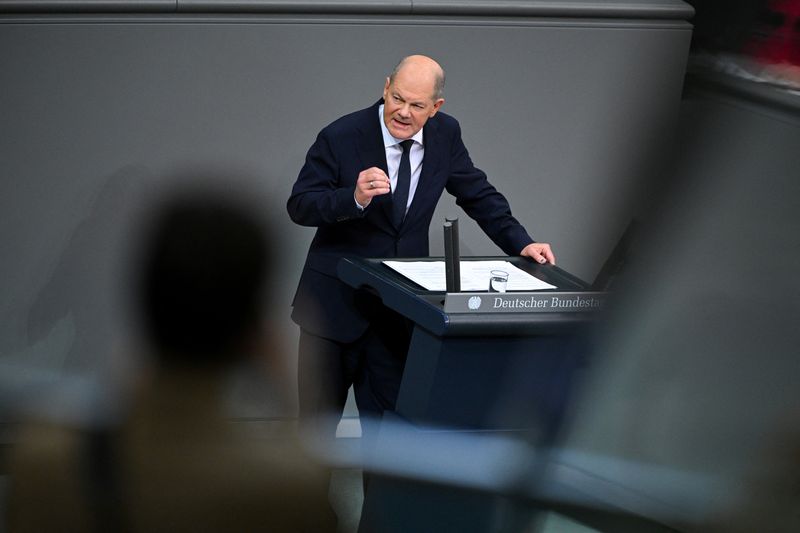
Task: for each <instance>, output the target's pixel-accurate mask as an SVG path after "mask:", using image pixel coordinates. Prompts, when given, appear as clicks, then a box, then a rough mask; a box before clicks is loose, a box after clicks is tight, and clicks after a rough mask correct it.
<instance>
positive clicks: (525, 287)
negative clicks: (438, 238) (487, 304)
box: [383, 260, 557, 292]
mask: <svg viewBox="0 0 800 533" xmlns="http://www.w3.org/2000/svg"><path fill="white" fill-rule="evenodd" d="M383 264H384V265H386V266H388V267H389V268H391V269H393V270H395V271H397V272H399V273H400V274H402V275H403V276H405V277H407V278H408V279H410V280H411V281H413V282H414V283H416V284H417V285H420V286H422V287H424V288H425V289H427V290H429V291H444V290H447V289H446V281H445V270H444V261H384V262H383ZM460 265H461V291H462V292H473V291H474V292H481V291H487V290H488V289H489V278H490V272H491V271H492V270H504V271H505V272H507V273H508V285H507V287H506V290H509V291H539V290H543V289H555V288H557V287H556V286H555V285H550V284H549V283H545V282H544V281H542V280H540V279H539V278H535V277H533V276H531V275H530V274H528V273H527V272H525V271H524V270H522V269H520V268H518V267H516V266H514V265H512V264H511V263H509V262H508V261H500V260H496V261H461V262H460Z"/></svg>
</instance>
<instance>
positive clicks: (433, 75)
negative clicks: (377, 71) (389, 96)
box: [389, 55, 444, 101]
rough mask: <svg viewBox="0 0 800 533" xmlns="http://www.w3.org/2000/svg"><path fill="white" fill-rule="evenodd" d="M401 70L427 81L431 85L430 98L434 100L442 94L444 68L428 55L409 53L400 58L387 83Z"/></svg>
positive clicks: (391, 81) (392, 80)
mask: <svg viewBox="0 0 800 533" xmlns="http://www.w3.org/2000/svg"><path fill="white" fill-rule="evenodd" d="M401 72H402V74H403V75H408V76H410V77H413V78H415V79H417V80H420V81H423V80H426V81H429V82H430V84H431V87H432V92H431V99H432V100H434V101H436V100H439V99H440V98H442V95H443V94H444V69H443V68H442V67H441V65H439V63H437V62H436V61H434V60H433V59H431V58H430V57H428V56H423V55H411V56H407V57H404V58H403V59H401V60H400V62H399V63H398V64H397V66H396V67H394V70H392V73H391V75H389V83H393V82H394V80H395V78H396V77H397V76H398V75H399V74H400V73H401Z"/></svg>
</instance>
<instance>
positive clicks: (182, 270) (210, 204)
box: [132, 187, 272, 368]
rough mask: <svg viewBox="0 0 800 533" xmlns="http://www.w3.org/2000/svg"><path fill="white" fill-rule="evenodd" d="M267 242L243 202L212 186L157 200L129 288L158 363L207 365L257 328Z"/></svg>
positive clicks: (230, 357) (228, 355) (240, 348)
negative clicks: (133, 282)
mask: <svg viewBox="0 0 800 533" xmlns="http://www.w3.org/2000/svg"><path fill="white" fill-rule="evenodd" d="M270 245H271V239H270V238H269V236H268V234H267V230H266V228H265V225H264V223H263V222H262V221H261V220H260V218H259V217H258V216H257V215H256V214H255V212H254V211H253V210H252V209H251V208H249V207H248V205H247V202H246V201H245V199H244V198H243V197H240V196H237V195H233V194H231V193H228V192H223V191H220V190H219V187H216V188H209V187H200V188H194V189H191V190H188V189H187V190H182V191H180V192H173V193H171V194H168V195H166V196H164V197H163V198H162V199H161V200H160V201H159V202H158V203H157V206H156V209H155V210H154V212H153V214H152V216H151V218H150V219H149V221H148V223H147V224H146V225H145V231H144V233H143V235H142V240H141V243H140V246H139V258H138V261H137V262H136V263H135V265H137V268H138V274H137V275H135V276H134V280H135V282H136V284H135V286H134V287H132V288H133V290H134V292H133V296H134V300H133V301H134V311H135V316H136V318H137V319H138V322H139V324H140V326H141V330H142V333H143V335H144V337H145V340H146V341H147V342H148V343H149V344H150V346H149V347H150V349H151V350H152V351H153V356H154V357H155V358H156V362H157V363H158V364H159V365H161V366H165V367H175V366H181V367H184V366H186V367H188V366H191V367H195V368H197V367H201V368H202V367H206V368H214V367H220V366H225V365H228V364H230V363H231V362H234V361H235V360H236V359H237V358H238V357H240V356H241V355H242V354H243V352H244V350H245V349H246V346H247V344H248V343H249V342H250V341H252V340H253V337H254V336H255V334H256V333H257V331H258V329H259V327H260V321H261V318H262V315H261V312H262V299H263V289H264V286H265V282H266V280H267V279H268V278H269V276H270V274H271V267H272V261H271V260H270V257H271V255H270V254H271V249H270Z"/></svg>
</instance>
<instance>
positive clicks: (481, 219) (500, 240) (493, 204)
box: [446, 120, 534, 256]
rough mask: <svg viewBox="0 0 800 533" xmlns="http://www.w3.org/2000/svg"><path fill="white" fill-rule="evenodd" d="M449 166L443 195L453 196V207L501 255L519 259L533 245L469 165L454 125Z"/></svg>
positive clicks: (504, 202)
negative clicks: (473, 225)
mask: <svg viewBox="0 0 800 533" xmlns="http://www.w3.org/2000/svg"><path fill="white" fill-rule="evenodd" d="M454 122H455V120H454ZM450 162H451V172H450V177H449V179H448V180H447V186H446V187H447V191H448V192H449V193H450V194H452V195H453V196H455V198H456V204H457V205H458V206H459V207H461V208H462V209H463V210H464V211H465V212H466V213H467V215H469V216H470V218H472V219H474V220H475V221H476V222H477V223H478V225H479V226H480V227H481V229H482V230H483V231H484V233H486V235H488V236H489V238H490V239H492V241H493V242H494V243H495V244H496V245H497V246H499V247H500V249H502V250H503V252H505V253H506V254H507V255H510V256H515V255H519V253H520V252H521V251H522V249H523V248H525V247H526V246H527V245H529V244H531V243H532V242H534V241H533V239H532V238H531V237H530V235H528V232H527V231H525V228H524V227H523V226H522V224H520V223H519V221H517V219H516V218H514V216H513V215H512V214H511V206H509V204H508V200H506V197H505V196H503V195H502V194H501V193H500V192H499V191H498V190H497V189H495V188H494V186H493V185H492V184H491V183H489V180H488V179H487V177H486V174H485V173H484V172H483V171H482V170H480V169H478V168H476V167H475V166H474V165H473V163H472V159H470V157H469V153H468V152H467V148H466V147H465V146H464V143H463V141H462V140H461V128H460V126H459V125H458V123H457V122H456V123H455V135H454V137H453V143H452V150H451V154H450Z"/></svg>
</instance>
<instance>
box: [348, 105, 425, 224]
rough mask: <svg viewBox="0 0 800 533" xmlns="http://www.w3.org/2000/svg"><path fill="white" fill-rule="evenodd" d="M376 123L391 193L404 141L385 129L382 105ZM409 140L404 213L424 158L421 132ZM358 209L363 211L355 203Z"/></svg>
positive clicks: (398, 168)
mask: <svg viewBox="0 0 800 533" xmlns="http://www.w3.org/2000/svg"><path fill="white" fill-rule="evenodd" d="M378 121H380V124H381V132H382V133H383V147H384V149H385V150H386V165H387V170H388V171H389V185H390V187H391V188H392V193H394V189H395V187H396V186H397V173H398V171H399V170H400V158H401V157H403V147H402V146H401V145H400V143H401V142H403V141H404V140H405V139H397V138H395V137H393V136H392V134H391V133H389V130H388V129H387V128H386V123H385V122H384V121H383V104H381V105H380V106H379V107H378ZM411 140H413V141H414V144H412V145H411V153H410V154H409V156H408V157H409V162H410V163H411V183H409V186H408V203H406V212H408V207H409V206H410V205H411V201H412V200H413V199H414V193H415V192H416V190H417V184H419V175H420V174H421V173H422V159H423V157H424V156H425V147H424V145H423V144H422V130H419V131H418V132H417V133H416V134H415V135H414V136H413V137H411ZM356 205H357V206H358V208H359V209H364V207H363V206H362V205H360V204H359V203H358V202H357V201H356Z"/></svg>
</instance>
